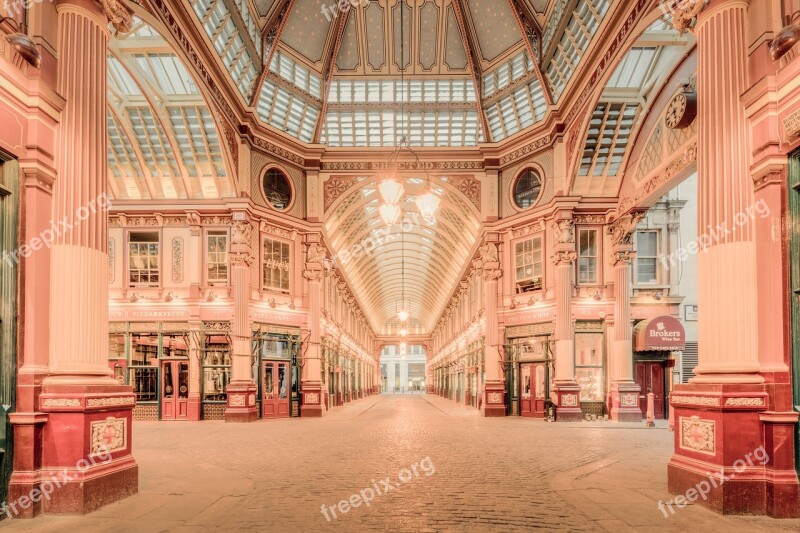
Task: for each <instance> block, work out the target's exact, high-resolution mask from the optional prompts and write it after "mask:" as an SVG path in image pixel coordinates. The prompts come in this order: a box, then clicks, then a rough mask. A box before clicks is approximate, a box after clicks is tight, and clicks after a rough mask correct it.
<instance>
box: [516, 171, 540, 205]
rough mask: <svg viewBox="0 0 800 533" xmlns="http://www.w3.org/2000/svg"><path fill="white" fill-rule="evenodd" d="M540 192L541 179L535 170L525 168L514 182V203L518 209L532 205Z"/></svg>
mask: <svg viewBox="0 0 800 533" xmlns="http://www.w3.org/2000/svg"><path fill="white" fill-rule="evenodd" d="M541 192H542V179H541V178H540V177H539V174H538V173H537V172H536V171H535V170H530V169H528V170H526V171H525V172H523V173H522V174H520V176H519V177H518V178H517V182H516V183H515V184H514V203H515V204H517V207H519V208H520V209H527V208H529V207H532V206H533V205H534V204H535V203H536V200H538V199H539V193H541Z"/></svg>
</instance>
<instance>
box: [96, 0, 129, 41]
mask: <svg viewBox="0 0 800 533" xmlns="http://www.w3.org/2000/svg"><path fill="white" fill-rule="evenodd" d="M98 2H99V3H100V5H101V6H102V7H103V12H104V13H105V14H106V16H107V17H108V21H109V22H110V23H111V25H112V26H114V29H115V30H117V31H118V32H119V33H130V31H131V28H132V27H133V10H132V9H131V8H129V7H128V6H126V5H125V4H124V3H123V2H122V0H98Z"/></svg>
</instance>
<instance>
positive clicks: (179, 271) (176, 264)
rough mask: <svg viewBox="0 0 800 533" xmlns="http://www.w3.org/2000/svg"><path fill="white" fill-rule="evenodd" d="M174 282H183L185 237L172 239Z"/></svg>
mask: <svg viewBox="0 0 800 533" xmlns="http://www.w3.org/2000/svg"><path fill="white" fill-rule="evenodd" d="M172 282H173V283H183V237H175V238H173V239H172Z"/></svg>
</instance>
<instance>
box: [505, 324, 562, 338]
mask: <svg viewBox="0 0 800 533" xmlns="http://www.w3.org/2000/svg"><path fill="white" fill-rule="evenodd" d="M554 331H555V326H554V324H553V323H552V322H542V323H541V324H529V325H527V326H512V327H508V328H506V338H508V339H513V338H517V337H535V336H539V335H552V334H553V332H554Z"/></svg>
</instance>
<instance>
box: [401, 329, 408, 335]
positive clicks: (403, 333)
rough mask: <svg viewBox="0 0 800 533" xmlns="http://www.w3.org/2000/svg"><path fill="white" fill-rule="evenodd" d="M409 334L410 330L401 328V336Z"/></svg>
mask: <svg viewBox="0 0 800 533" xmlns="http://www.w3.org/2000/svg"><path fill="white" fill-rule="evenodd" d="M407 335H408V330H407V329H405V328H403V329H401V330H400V336H401V337H405V336H407Z"/></svg>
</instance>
